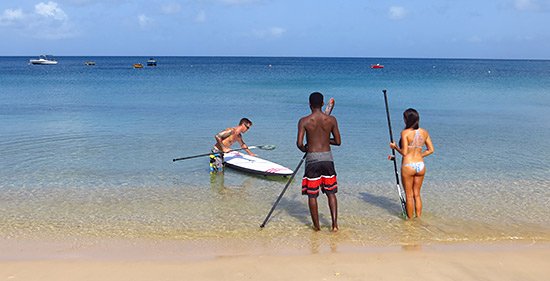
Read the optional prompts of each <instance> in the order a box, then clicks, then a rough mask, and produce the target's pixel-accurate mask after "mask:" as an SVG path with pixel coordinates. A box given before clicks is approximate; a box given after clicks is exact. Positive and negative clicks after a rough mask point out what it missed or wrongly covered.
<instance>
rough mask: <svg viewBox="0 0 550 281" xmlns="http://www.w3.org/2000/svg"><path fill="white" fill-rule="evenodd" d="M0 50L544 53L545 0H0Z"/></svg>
mask: <svg viewBox="0 0 550 281" xmlns="http://www.w3.org/2000/svg"><path fill="white" fill-rule="evenodd" d="M0 34H1V36H2V40H1V43H0V55H2V56H15V55H24V56H28V55H38V54H42V53H49V54H54V55H57V56H61V55H84V56H85V55H115V56H121V55H130V56H134V55H141V56H162V55H166V56H171V55H173V56H321V57H406V58H496V59H500V58H513V59H550V0H475V1H474V0H454V1H451V0H406V1H405V0H403V1H387V0H385V1H383V0H376V1H370V0H363V1H361V0H338V1H336V0H326V1H322V0H317V1H314V0H294V1H290V0H148V1H146V0H135V1H132V0H54V1H48V0H2V1H1V2H0Z"/></svg>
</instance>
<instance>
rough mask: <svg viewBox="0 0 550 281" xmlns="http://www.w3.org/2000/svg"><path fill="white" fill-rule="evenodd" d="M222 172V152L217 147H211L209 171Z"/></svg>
mask: <svg viewBox="0 0 550 281" xmlns="http://www.w3.org/2000/svg"><path fill="white" fill-rule="evenodd" d="M217 172H223V154H222V153H219V150H218V149H212V154H210V173H217Z"/></svg>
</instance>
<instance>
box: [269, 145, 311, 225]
mask: <svg viewBox="0 0 550 281" xmlns="http://www.w3.org/2000/svg"><path fill="white" fill-rule="evenodd" d="M306 155H307V152H306V153H304V156H303V157H302V159H301V160H300V163H298V166H297V167H296V169H294V172H292V175H291V176H290V179H288V182H287V183H286V185H285V188H283V191H281V194H279V197H278V198H277V200H276V201H275V204H273V207H271V210H269V213H268V214H267V216H266V217H265V220H264V222H263V223H262V224H261V225H260V227H261V228H263V227H264V226H265V224H266V223H267V221H268V220H269V218H270V217H271V214H272V213H273V211H274V210H275V208H276V207H277V204H279V201H281V198H283V195H284V194H285V191H286V189H287V188H288V186H289V185H290V183H291V182H292V180H293V179H294V176H296V173H297V172H298V170H299V169H300V166H302V163H304V160H305V159H306Z"/></svg>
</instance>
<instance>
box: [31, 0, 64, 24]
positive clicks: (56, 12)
mask: <svg viewBox="0 0 550 281" xmlns="http://www.w3.org/2000/svg"><path fill="white" fill-rule="evenodd" d="M34 12H35V13H36V14H38V15H41V16H43V17H48V18H53V19H55V20H59V21H63V20H66V19H68V17H67V14H65V12H64V11H63V10H61V8H59V7H58V6H57V3H56V2H52V1H50V2H48V3H44V2H40V3H38V4H36V5H35V6H34Z"/></svg>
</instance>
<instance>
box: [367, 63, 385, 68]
mask: <svg viewBox="0 0 550 281" xmlns="http://www.w3.org/2000/svg"><path fill="white" fill-rule="evenodd" d="M370 68H384V66H383V65H381V64H379V63H377V64H373V65H371V66H370Z"/></svg>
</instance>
